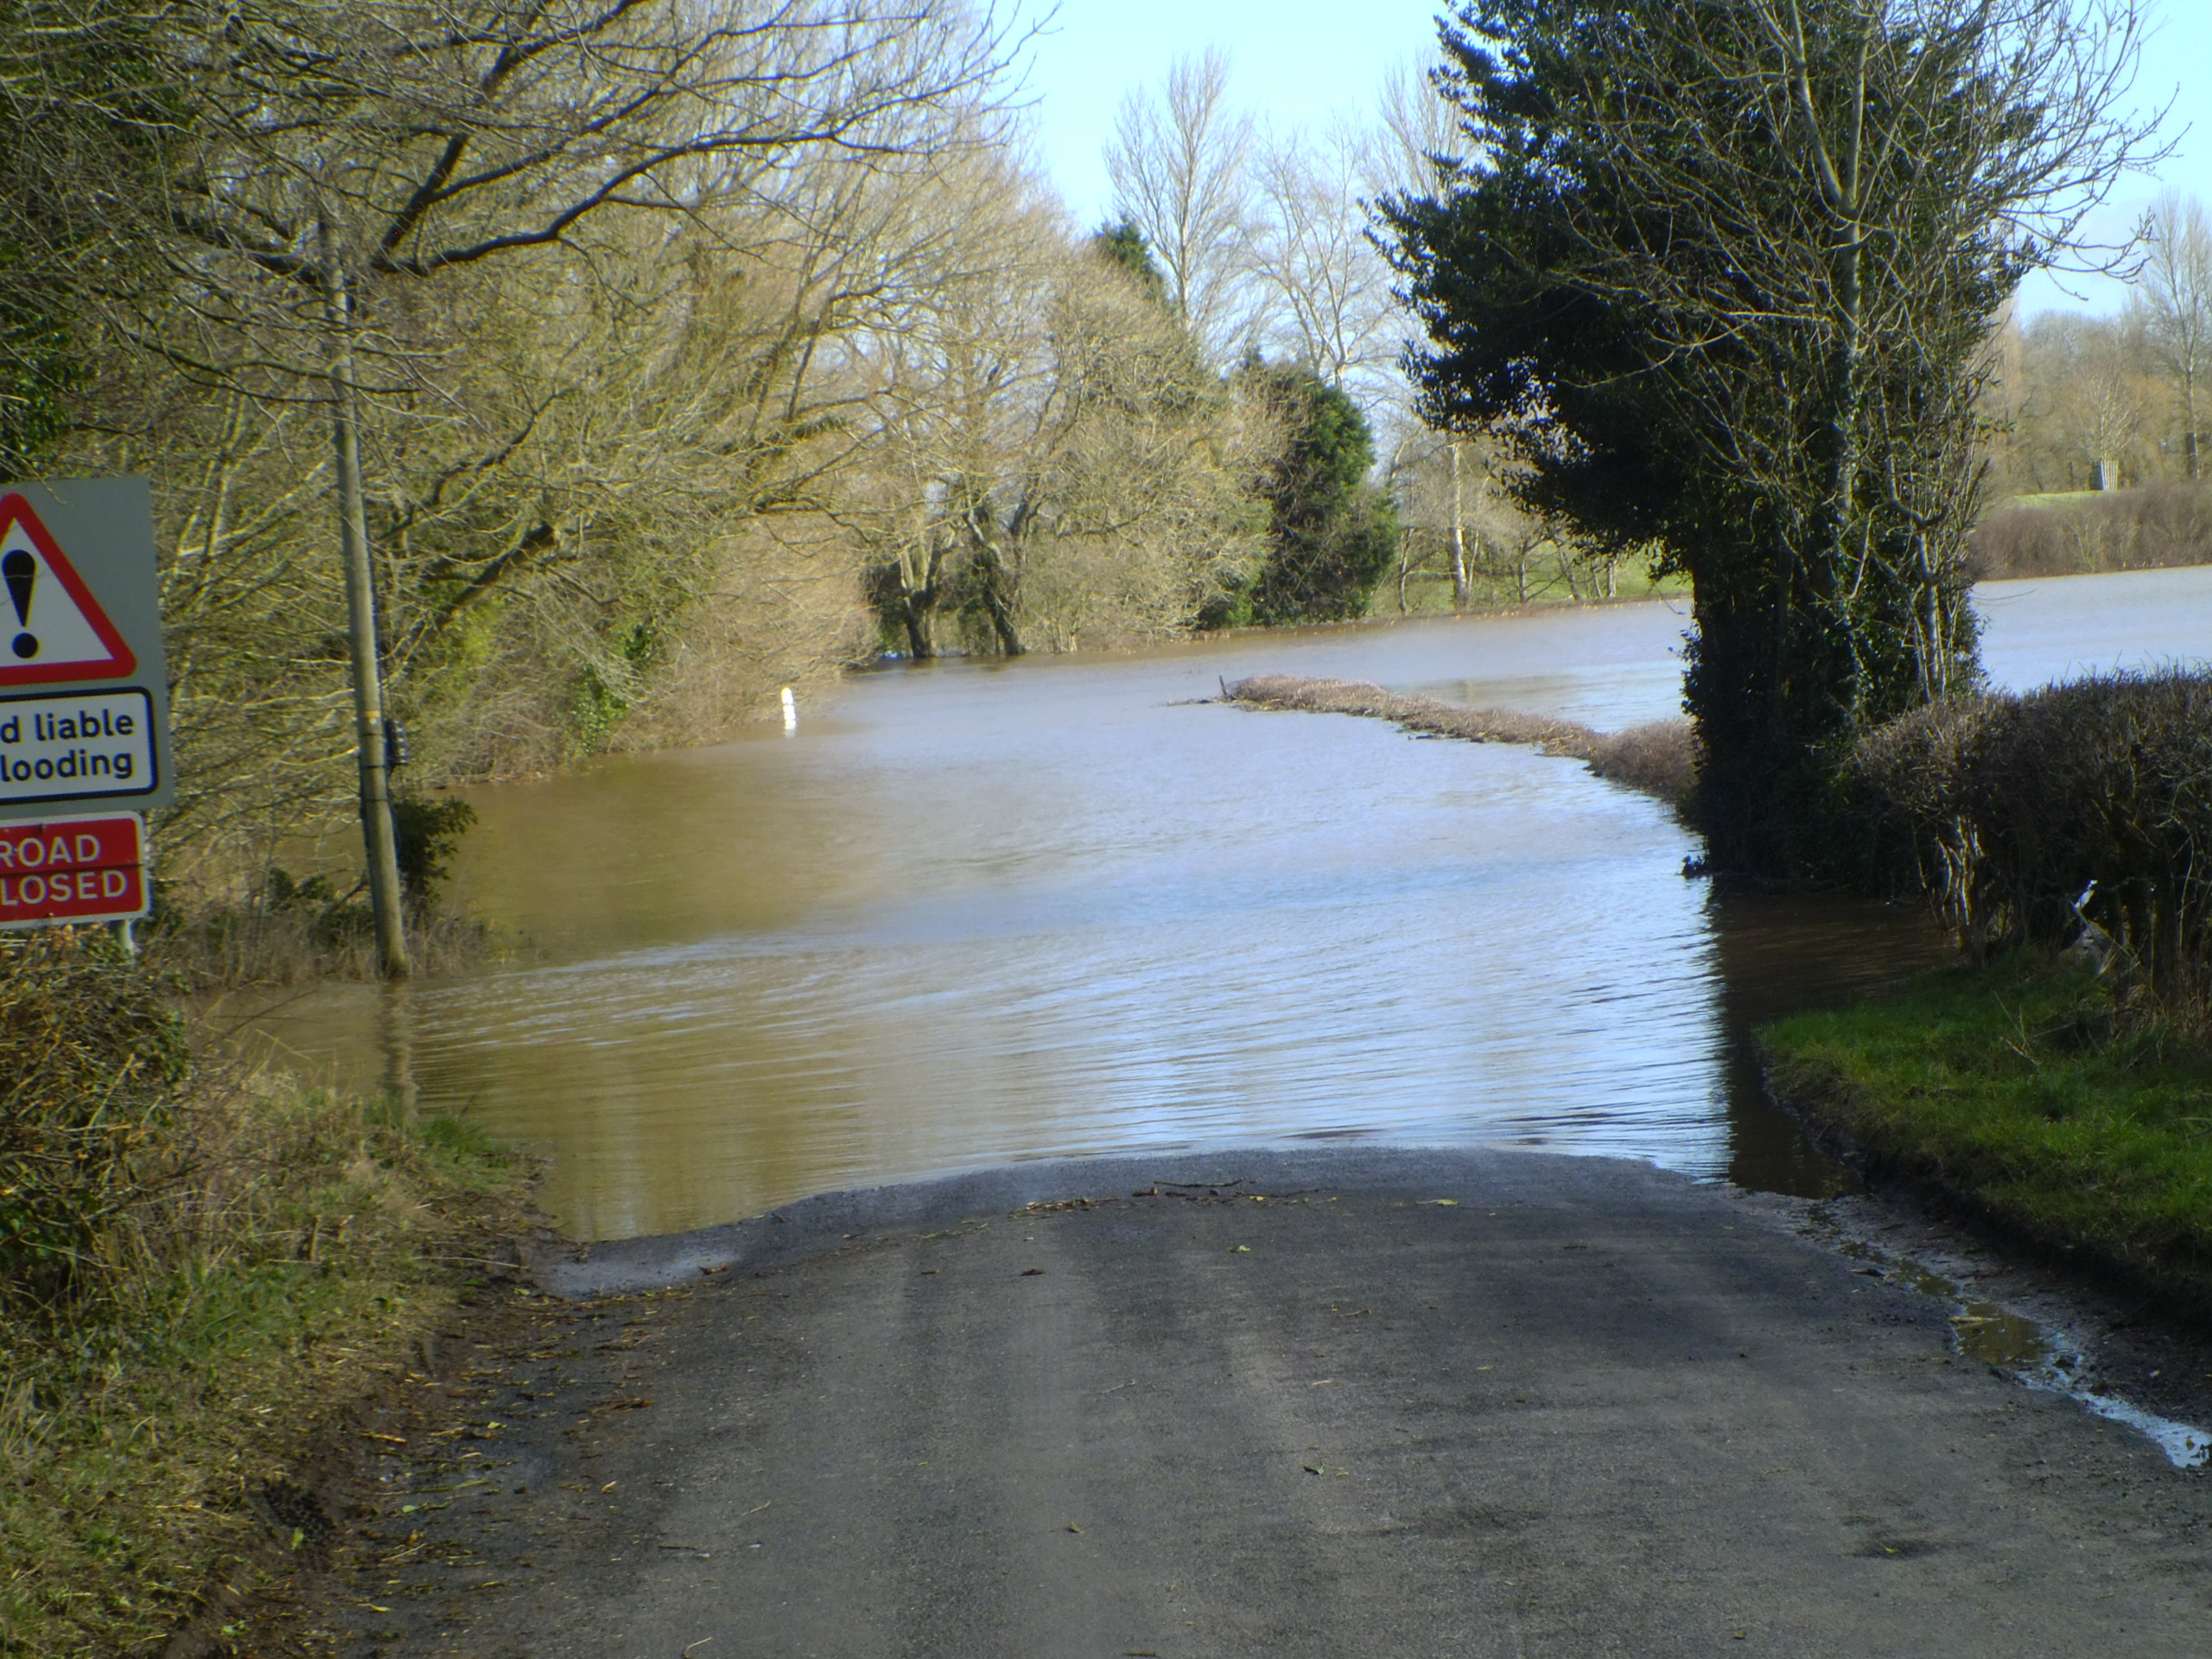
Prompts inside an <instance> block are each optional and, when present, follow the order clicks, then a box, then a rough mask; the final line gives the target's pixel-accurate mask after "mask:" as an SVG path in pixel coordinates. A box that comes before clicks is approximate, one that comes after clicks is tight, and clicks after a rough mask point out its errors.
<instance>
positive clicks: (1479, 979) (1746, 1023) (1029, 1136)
mask: <svg viewBox="0 0 2212 1659" xmlns="http://www.w3.org/2000/svg"><path fill="white" fill-rule="evenodd" d="M1980 599H1981V603H1982V607H1983V609H1984V612H1985V613H1986V616H1987V618H1988V621H1989V640H1988V657H1989V660H1990V662H1991V664H1992V668H1993V677H1995V678H1997V679H1998V680H1999V683H2009V684H2012V685H2016V686H2017V685H2027V684H2032V683H2038V682H2040V681H2041V680H2044V679H2048V678H2050V677H2052V676H2053V675H2054V674H2056V673H2060V672H2064V671H2079V670H2080V669H2082V668H2083V667H2092V666H2110V665H2112V664H2114V663H2115V662H2118V661H2120V660H2122V659H2124V658H2128V657H2129V656H2130V655H2131V654H2132V656H2133V659H2134V660H2138V661H2146V660H2160V659H2163V658H2175V657H2186V656H2194V655H2201V654H2202V653H2203V652H2204V651H2205V650H2206V648H2207V646H2206V641H2207V639H2212V571H2165V572H2152V573H2146V574H2145V575H2128V576H2120V577H2078V578H2073V579H2069V580H2066V581H2059V582H2012V583H2003V584H1994V585H1993V586H1992V587H1990V588H1987V589H1986V590H1985V591H1984V592H1983V593H1982V594H1981V595H1980ZM1687 620H1688V619H1687V617H1686V615H1685V614H1683V613H1681V610H1680V609H1679V608H1678V607H1670V606H1669V605H1668V604H1666V603H1663V602H1654V603H1644V604H1637V605H1627V606H1621V607H1611V608H1606V609H1602V610H1590V611H1560V612H1552V613H1540V614H1535V615H1530V616H1525V617H1510V618H1498V619H1483V620H1458V621H1453V620H1442V621H1434V622H1423V623H1418V624H1398V625H1391V626H1370V627H1360V628H1340V629H1330V630H1320V631H1314V632H1304V633H1297V634H1274V635H1268V636H1264V637H1244V638H1239V639H1234V640H1230V641H1226V642H1217V643H1207V644H1199V645H1180V646H1174V647H1167V648H1162V649H1160V650H1155V651H1149V652H1138V653H1132V654H1127V655H1106V656H1080V657H1076V658H1058V659H1029V660H1025V661H1022V662H1019V663H1015V664H968V663H948V664H935V665H928V666H918V667H916V666H907V667H893V668H888V669H886V670H883V671H877V672H872V673H868V674H864V675H861V676H857V677H855V678H853V679H852V680H851V681H850V682H849V683H848V684H847V685H846V686H844V687H843V688H842V689H841V690H840V691H839V692H838V693H837V695H836V696H835V697H834V698H832V699H829V700H828V701H827V702H823V703H818V704H816V705H813V706H806V705H802V709H801V718H800V722H799V727H798V732H797V733H796V734H795V735H791V736H789V737H786V736H785V734H783V733H782V732H780V731H777V730H766V731H764V732H763V733H761V734H760V735H759V736H758V737H756V738H753V739H749V740H747V741H742V742H738V743H734V744H730V745H728V746H725V747H718V748H711V749H699V750H690V751H683V752H677V753H664V754H657V755H650V756H639V757H628V758H623V759H619V760H611V761H608V762H607V763H605V764H602V765H598V766H593V767H591V768H590V769H588V770H587V771H585V772H580V773H577V774H575V775H570V776H566V777H560V778H555V779H548V780H545V781H542V782H533V783H527V784H515V785H501V786H499V787H494V788H487V789H483V790H479V791H473V792H472V793H471V795H470V798H471V799H472V800H473V801H474V803H475V804H476V806H477V809H478V810H479V811H480V814H481V815H482V821H481V823H480V827H479V828H478V829H476V831H475V832H474V834H473V835H472V836H471V837H470V839H469V842H468V843H467V849H466V851H465V853H464V855H463V856H462V857H461V860H460V861H458V864H457V873H456V887H457V892H458V895H459V896H460V897H461V899H464V900H465V901H466V902H467V903H469V904H472V905H474V906H475V907H476V908H477V909H478V910H479V911H480V912H481V913H482V914H483V915H484V916H485V917H486V918H488V919H490V920H491V921H493V923H494V924H495V925H498V926H499V928H501V929H502V930H505V931H507V932H508V933H509V934H510V935H512V937H514V938H518V940H520V941H522V950H521V951H520V953H519V957H518V960H517V961H515V962H513V963H509V964H506V965H504V966H501V967H499V968H495V969H487V970H486V971H483V972H480V973H476V974H472V975H468V976H460V977H455V978H451V979H446V980H434V981H423V982H416V983H415V984H413V985H410V986H406V987H403V988H397V989H393V990H385V989H380V988H372V987H337V988H327V989H324V990H321V991H318V992H316V993H315V994H314V995H310V996H308V997H305V998H302V999H297V1000H295V1001H289V1002H287V1003H285V1004H283V1006H281V1007H277V1008H274V1009H272V1010H270V1011H268V1012H267V1013H265V1014H262V1015H261V1016H259V1017H258V1018H257V1019H256V1020H253V1021H252V1022H251V1026H250V1027H249V1030H251V1032H252V1033H255V1035H256V1037H257V1040H258V1041H259V1042H260V1043H261V1044H262V1045H264V1047H265V1048H266V1050H267V1052H271V1053H273V1054H277V1055H279V1056H281V1057H283V1058H284V1059H285V1060H286V1061H287V1062H288V1063H289V1064H290V1065H293V1066H294V1067H296V1069H298V1070H300V1071H302V1072H304V1073H305V1074H307V1075H308V1077H312V1078H319V1079H322V1080H327V1081H333V1082H337V1083H340V1084H346V1085H350V1086H362V1085H367V1086H378V1085H379V1084H388V1085H390V1086H395V1087H400V1088H404V1089H405V1090H408V1091H409V1092H410V1093H411V1094H412V1095H413V1096H415V1097H416V1099H417V1100H418V1101H419V1103H420V1105H421V1107H422V1109H425V1110H439V1111H455V1112H465V1113H467V1114H469V1115H470V1116H474V1118H476V1119H477V1120H479V1121H480V1122H482V1123H483V1124H484V1125H485V1126H486V1128H488V1129H490V1130H491V1131H492V1132H493V1133H494V1134H496V1135H500V1136H502V1137H505V1138H509V1139H512V1140H514V1141H521V1142H524V1143H526V1144H529V1145H531V1146H533V1147H538V1148H541V1149H543V1151H544V1152H545V1153H547V1154H550V1158H551V1164H550V1173H549V1179H548V1184H547V1187H546V1191H545V1199H546V1202H547V1204H548V1205H549V1207H550V1209H551V1210H552V1211H554V1212H555V1213H556V1215H557V1216H558V1217H560V1218H561V1220H562V1221H563V1224H565V1225H566V1226H567V1227H568V1228H569V1230H571V1231H572V1232H573V1233H575V1235H577V1236H582V1237H590V1238H614V1237H623V1236H633V1235H638V1234H645V1233H658V1232H668V1231H673V1230H681V1229H685V1228H690V1227H695V1226H699V1225H702V1224H709V1223H713V1222H717V1221H723V1220H728V1219H731V1218H733V1217H740V1216H744V1215H749V1214H755V1213H758V1212H760V1211H763V1210H765V1209H767V1208H769V1207H770V1206H772V1205H776V1204H779V1203H782V1202H784V1201H786V1200H788V1199H791V1198H796V1197H798V1196H800V1195H803V1194H804V1193H808V1192H818V1191H822V1190H824V1189H828V1188H833V1187H840V1186H851V1185H869V1184H874V1183H878V1182H882V1181H887V1180H894V1179H907V1178H912V1177H918V1176H924V1175H929V1174H934V1173H945V1172H949V1171H953V1170H958V1169H963V1168H969V1167H975V1166H982V1165H987V1164H991V1163H996V1162H1002V1161H1006V1160H1014V1159H1024V1158H1043V1157H1063V1156H1071V1155H1077V1154H1090V1153H1105V1152H1124V1151H1130V1150H1135V1149H1142V1148H1147V1147H1161V1148H1165V1147H1214V1146H1221V1147H1228V1146H1233V1145H1241V1144H1256V1143H1271V1144H1282V1143H1286V1142H1294V1141H1323V1140H1342V1139H1364V1140H1368V1141H1376V1142H1379V1143H1386V1144H1388V1143H1395V1144H1405V1145H1436V1144H1481V1143H1503V1144H1512V1145H1519V1146H1529V1147H1546V1148H1549V1149H1551V1150H1554V1151H1562V1152H1573V1153H1587V1154H1611V1155H1617V1156H1625V1157H1632V1158H1638V1159H1645V1160H1650V1161H1652V1162H1655V1163H1656V1164H1659V1165H1662V1166H1666V1167H1669V1168H1672V1169H1678V1170H1681V1171H1685V1172H1687V1173H1692V1174H1694V1175H1696V1176H1700V1177H1704V1178H1713V1179H1722V1178H1725V1179H1733V1180H1736V1181H1738V1182H1741V1183H1744V1184H1746V1185H1755V1186H1759V1187H1764V1188H1769V1189H1772V1190H1777V1191H1783V1192H1801V1193H1814V1192H1824V1191H1827V1190H1831V1189H1832V1188H1833V1187H1834V1185H1836V1184H1837V1183H1838V1181H1839V1180H1840V1174H1839V1172H1837V1171H1836V1170H1835V1169H1834V1167H1833V1166H1830V1165H1829V1164H1827V1162H1826V1160H1823V1159H1822V1158H1821V1156H1820V1155H1819V1154H1817V1153H1815V1151H1813V1150H1812V1149H1811V1148H1810V1147H1808V1146H1807V1145H1806V1144H1805V1142H1804V1141H1803V1140H1802V1137H1801V1136H1800V1135H1798V1134H1797V1133H1796V1129H1795V1128H1794V1127H1793V1126H1792V1125H1791V1124H1790V1123H1789V1121H1788V1120H1786V1119H1785V1118H1783V1116H1781V1115H1780V1114H1778V1113H1777V1112H1776V1111H1774V1110H1773V1109H1772V1108H1770V1107H1769V1106H1768V1105H1766V1104H1765V1103H1764V1101H1763V1100H1762V1099H1761V1098H1760V1096H1759V1094H1758V1087H1757V1079H1756V1076H1755V1074H1754V1073H1753V1071H1752V1070H1751V1066H1750V1064H1749V1059H1748V1055H1747V1053H1746V1052H1745V1044H1744V1033H1745V1031H1746V1029H1747V1028H1748V1027H1750V1026H1751V1025H1753V1024H1756V1023H1758V1021H1760V1020H1766V1019H1770V1018H1772V1017H1775V1016H1777V1015H1778V1014H1782V1013H1784V1012H1787V1011H1789V1010H1790V1009H1794V1008H1798V1007H1807V1006H1811V1005H1814V1004H1817V1003H1821V1002H1824V1001H1834V1000H1837V999H1840V998H1845V997H1848V996H1850V995H1853V994H1854V993H1856V992H1859V991H1860V990H1862V989H1864V988H1868V987H1870V986H1872V985H1875V984H1878V983H1880V982H1884V981H1885V980H1888V979H1891V978H1893V977H1895V976H1900V975H1903V974H1904V973H1907V972H1909V971H1910V970H1912V969H1916V968H1918V967H1920V966H1922V965H1923V964H1925V963H1929V962H1931V961H1934V960H1936V959H1938V958H1939V957H1940V956H1941V953H1942V952H1941V944H1940V942H1939V941H1938V940H1937V939H1936V938H1935V937H1934V936H1933V935H1932V933H1931V932H1930V931H1929V929H1928V928H1927V927H1926V926H1925V925H1923V924H1922V923H1921V922H1920V921H1919V920H1918V919H1917V918H1915V917H1913V916H1910V915H1908V914H1904V913H1899V912H1889V911H1885V910H1883V909H1881V908H1880V907H1878V906H1868V905H1865V904H1860V903H1857V902H1853V901H1846V900H1840V899H1810V898H1806V897H1803V896H1795V897H1782V896H1777V895H1771V894H1763V893H1757V892H1751V891H1745V890H1739V889H1736V888H1733V887H1728V886H1725V885H1722V884H1719V883H1715V882H1712V881H1708V880H1698V879H1691V878H1687V877H1686V876H1685V875H1684V874H1683V867H1684V861H1685V860H1686V859H1688V858H1689V857H1691V856H1692V855H1694V854H1695V853H1696V851H1697V845H1696V842H1695V838H1694V837H1693V836H1691V835H1689V834H1688V832H1687V831H1686V830H1684V829H1682V828H1681V825H1680V824H1679V823H1676V822H1675V819H1674V818H1673V817H1672V816H1671V815H1670V814H1669V812H1668V811H1667V810H1665V809H1664V808H1662V807H1661V806H1660V805H1659V804H1656V802H1653V801H1651V800H1649V799H1646V798H1643V797H1641V796H1638V795H1635V794H1631V793H1630V792H1628V791H1624V790H1622V789H1618V788H1616V787H1613V786H1612V785H1606V784H1603V783H1600V782H1599V781H1598V780H1597V779H1593V778H1592V777H1590V776H1589V775H1588V773H1586V772H1585V771H1584V770H1583V769H1582V767H1581V766H1580V765H1579V764H1577V763H1575V762H1572V761H1567V760H1550V759H1546V758H1544V757H1542V756H1540V755H1536V754H1534V753H1529V751H1527V750H1524V749H1517V748H1509V747H1489V746H1478V745H1473V744H1466V743H1456V742H1447V741H1418V740H1414V739H1411V738H1408V737H1407V736H1405V735H1402V734H1399V733H1398V732H1396V731H1395V730H1394V729H1393V728H1390V727H1389V726H1388V725H1387V724H1384V723H1383V722H1380V721H1367V720H1357V719H1352V718H1349V717H1344V716H1335V715H1301V714H1266V713H1258V712H1254V711H1249V710H1244V709H1232V708H1227V707H1223V706H1218V705H1211V704H1207V703H1205V702H1195V701H1193V700H1194V699H1201V698H1205V697H1206V696H1210V695H1211V694H1213V693H1214V692H1215V690H1216V689H1217V683H1218V682H1219V681H1220V680H1221V679H1223V678H1224V677H1225V678H1230V679H1235V678H1236V677H1241V676H1243V675H1246V674H1250V673H1256V672H1263V671H1274V672H1282V673H1289V674H1302V675H1315V676H1323V675H1326V676H1344V677H1355V678H1361V679H1370V680H1375V681H1377V682H1380V683H1383V684H1384V685H1386V686H1388V687H1389V688H1390V689H1391V690H1398V691H1405V692H1420V693H1426V694H1428V695H1434V696H1450V697H1455V698H1464V699H1465V700H1466V701H1468V702H1478V703H1484V704H1490V705H1494V706H1502V707H1510V708H1516V709H1526V710H1528V711H1530V712H1540V713H1549V714H1557V715H1567V716H1571V717H1573V718H1574V719H1577V720H1580V721H1586V722H1587V723H1588V724H1590V725H1592V726H1596V727H1598V728H1601V729H1614V728H1619V727H1622V726H1625V725H1629V724H1631V723H1633V722H1635V721H1641V720H1649V719H1656V718H1662V717H1664V716H1667V715H1670V714H1672V713H1674V712H1675V711H1676V704H1677V702H1678V699H1679V696H1680V662H1679V659H1678V658H1677V657H1676V656H1675V651H1676V650H1677V648H1678V646H1679V644H1680V637H1681V631H1682V629H1683V627H1684V626H1687ZM241 1012H243V1011H241Z"/></svg>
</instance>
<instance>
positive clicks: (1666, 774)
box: [1222, 674, 1696, 807]
mask: <svg viewBox="0 0 2212 1659" xmlns="http://www.w3.org/2000/svg"><path fill="white" fill-rule="evenodd" d="M1222 690H1223V695H1224V698H1225V699H1226V700H1227V701H1228V702H1235V703H1241V704H1243V705H1244V706H1245V707H1247V708H1252V709H1303V710H1306V711H1307V712H1309V713H1314V714H1332V715H1365V716H1368V717H1370V718H1371V719H1376V720H1388V721H1395V722H1396V724H1397V725H1398V726H1400V727H1401V728H1403V729H1404V730H1407V731H1409V732H1424V733H1427V734H1430V735H1432V736H1436V737H1454V738H1459V739H1463V740H1464V741H1467V742H1471V743H1522V744H1527V745H1529V746H1531V747H1535V748H1537V749H1539V750H1541V751H1542V752H1543V753H1546V754H1555V755H1562V756H1565V757H1567V759H1570V760H1580V761H1582V762H1583V763H1584V764H1586V766H1589V768H1590V770H1591V771H1592V772H1595V773H1596V774H1597V775H1598V776H1599V777H1600V778H1604V779H1608V780H1610V781H1611V782H1614V783H1618V784H1620V785H1624V786H1625V787H1627V788H1630V789H1635V790H1640V791H1643V793H1645V794H1647V795H1656V796H1657V797H1659V798H1660V799H1662V800H1663V801H1667V802H1669V804H1673V805H1675V806H1676V807H1681V806H1682V805H1683V804H1686V803H1687V802H1688V800H1689V798H1690V794H1691V791H1692V790H1693V789H1694V786H1695V783H1696V761H1695V753H1694V749H1693V747H1692V745H1691V740H1690V725H1689V722H1688V721H1686V720H1664V721H1651V722H1649V723H1648V724H1645V725H1641V726H1631V727H1630V728H1628V729H1627V730H1625V731H1622V732H1616V733H1611V734H1607V733H1605V732H1599V731H1594V730H1592V728H1589V727H1587V726H1584V725H1580V724H1578V723H1577V722H1576V721H1571V720H1559V719H1555V718H1554V717H1552V716H1550V715H1524V714H1517V713H1515V712H1513V711H1511V710H1510V709H1471V708H1468V707H1466V706H1465V705H1464V704H1460V703H1456V702H1444V701H1443V700H1442V699H1440V698H1437V697H1408V696H1400V695H1399V694H1397V693H1396V692H1395V691H1386V690H1383V688H1382V687H1381V686H1379V685H1374V684H1370V683H1368V682H1367V681H1365V680H1323V679H1306V678H1302V677H1299V676H1297V675H1293V674H1260V675H1255V676H1253V677H1250V678H1249V679H1243V680H1238V681H1236V683H1233V684H1227V685H1224V687H1223V688H1222Z"/></svg>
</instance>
